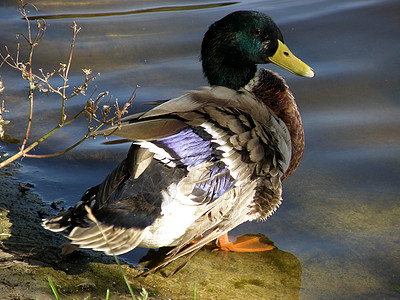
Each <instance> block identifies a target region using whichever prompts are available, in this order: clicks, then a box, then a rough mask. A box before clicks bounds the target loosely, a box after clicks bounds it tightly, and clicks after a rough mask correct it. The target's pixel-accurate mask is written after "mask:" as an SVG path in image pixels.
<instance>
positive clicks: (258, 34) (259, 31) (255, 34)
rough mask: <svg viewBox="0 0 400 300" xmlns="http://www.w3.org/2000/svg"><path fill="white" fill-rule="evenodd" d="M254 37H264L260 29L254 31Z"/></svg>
mask: <svg viewBox="0 0 400 300" xmlns="http://www.w3.org/2000/svg"><path fill="white" fill-rule="evenodd" d="M253 35H254V36H257V37H258V36H261V35H262V30H261V29H260V28H256V29H255V30H254V31H253Z"/></svg>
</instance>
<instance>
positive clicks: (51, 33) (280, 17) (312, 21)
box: [0, 0, 400, 299]
mask: <svg viewBox="0 0 400 300" xmlns="http://www.w3.org/2000/svg"><path fill="white" fill-rule="evenodd" d="M33 2H34V4H35V5H36V6H37V7H38V9H39V11H38V12H37V13H36V12H35V14H37V15H54V16H57V15H65V14H75V15H76V14H83V13H84V14H93V13H99V12H100V13H104V14H113V13H115V12H116V11H117V12H131V11H137V10H143V9H149V8H157V7H165V3H164V2H163V1H135V2H134V3H132V1H122V0H121V1H118V3H115V2H116V1H115V2H113V4H112V8H110V4H109V3H108V2H107V1H87V2H86V4H82V2H80V1H69V2H68V3H67V2H65V3H60V2H57V3H56V4H55V3H54V2H52V1H33ZM1 5H2V7H1V9H0V27H1V28H7V30H6V31H1V32H0V43H1V49H3V47H4V45H9V47H10V49H12V50H15V47H13V46H12V45H14V41H15V34H16V33H18V32H24V31H25V27H26V24H25V23H24V22H23V21H22V20H21V19H20V16H19V15H18V14H17V13H16V9H15V5H14V3H13V1H9V2H4V3H2V4H1ZM170 5H171V6H176V7H177V6H189V5H205V6H206V5H208V3H207V2H204V1H194V0H193V1H174V2H173V3H171V4H170ZM240 9H257V10H260V11H263V12H265V13H267V14H269V15H271V16H272V17H273V18H274V19H275V21H276V22H277V23H278V24H279V26H280V28H281V30H282V32H283V34H284V36H285V42H286V43H287V44H288V45H289V47H290V49H292V50H293V51H294V53H296V55H297V56H298V57H301V58H302V59H303V60H304V61H307V62H308V63H309V64H310V65H311V66H312V67H313V68H314V69H315V70H316V77H315V78H314V79H312V80H305V79H302V78H296V77H295V76H294V75H292V74H289V73H288V72H286V71H284V70H281V69H279V68H277V67H274V66H268V67H271V69H273V70H275V71H277V72H279V73H280V74H281V75H282V76H284V77H285V78H286V79H287V81H288V84H289V85H290V87H291V89H292V91H293V93H294V95H295V96H296V99H297V102H298V105H299V108H300V111H301V113H302V117H303V122H304V127H305V133H306V153H305V156H304V159H303V161H302V163H301V164H300V167H299V169H298V170H297V171H296V173H295V175H293V177H292V178H290V179H288V180H287V181H286V182H284V195H283V196H284V202H283V205H282V207H281V208H280V209H279V210H278V211H277V213H276V214H275V215H273V216H272V217H271V218H270V219H269V220H268V221H267V222H266V223H261V222H260V223H247V224H243V225H242V226H240V227H238V228H237V229H236V230H235V231H234V234H235V235H241V234H244V233H249V232H252V233H258V232H261V233H263V234H265V235H267V236H268V237H269V238H271V239H272V240H273V241H274V243H275V245H276V246H277V247H278V248H279V249H282V250H283V251H288V252H290V253H293V255H295V256H296V257H297V258H298V259H299V260H300V263H301V266H302V275H301V276H302V278H301V287H302V289H301V290H300V298H304V299H320V298H340V299H354V298H363V299H376V298H385V299H395V298H396V297H399V293H398V292H397V291H396V290H394V289H392V288H391V287H390V286H392V285H397V286H399V285H400V259H399V258H400V250H399V249H400V248H399V244H400V237H399V231H400V228H399V227H400V225H399V222H398V220H399V218H400V208H399V205H398V195H399V192H400V187H399V184H398V179H399V178H400V158H399V155H398V153H399V150H400V149H399V148H400V130H399V128H400V126H399V125H400V124H399V118H398V116H399V113H400V103H399V98H398V92H399V88H398V78H399V73H398V66H397V65H396V64H395V63H394V62H396V61H398V59H397V57H398V53H399V50H400V42H399V41H398V34H397V33H398V32H399V30H400V28H399V27H400V23H399V22H398V11H399V9H400V3H399V2H398V1H384V0H381V1H361V0H358V1H357V0H353V1H329V0H326V1H318V0H309V1H301V2H298V1H289V0H288V1H256V0H254V1H242V2H240V3H237V4H233V5H228V6H221V7H209V8H205V9H200V10H187V11H163V12H149V13H141V14H136V15H110V16H106V17H101V18H79V19H77V22H78V25H79V26H81V27H82V31H81V32H80V34H79V36H78V40H77V44H76V51H75V56H74V61H73V65H72V70H71V72H72V73H71V80H70V82H69V84H70V85H71V86H74V84H77V83H78V82H80V81H81V79H82V73H81V69H82V68H90V69H92V70H93V71H94V72H100V73H101V76H100V77H99V78H98V79H97V80H96V85H97V86H98V91H104V90H108V91H110V93H111V94H112V95H113V96H114V97H116V98H119V99H126V98H127V97H128V96H129V95H130V94H131V93H132V90H133V88H134V87H135V86H136V85H137V84H139V85H140V86H141V88H140V89H139V91H138V95H137V98H136V99H135V101H136V103H135V106H134V110H135V111H138V110H144V109H146V107H143V106H141V105H140V104H141V103H145V102H149V101H154V100H160V99H167V98H172V97H176V96H178V95H180V94H181V93H182V92H183V91H185V90H188V89H195V88H197V87H199V86H201V85H204V84H206V82H205V80H204V78H203V77H202V74H201V65H200V62H199V49H200V43H201V39H202V35H203V34H204V32H205V30H206V28H207V26H208V25H209V24H211V23H213V22H214V21H215V20H216V19H218V18H221V17H222V16H224V15H226V14H227V13H229V12H232V11H235V10H240ZM32 10H33V9H32ZM47 22H48V23H49V24H50V27H49V29H48V31H47V32H46V37H45V39H44V40H43V41H42V42H41V44H40V46H39V47H38V48H37V52H36V54H35V64H36V66H37V67H39V66H40V67H43V69H44V70H49V71H50V70H52V69H53V68H56V67H57V66H58V64H59V63H60V62H65V61H66V60H67V54H68V51H69V43H70V39H71V36H72V34H71V29H70V26H71V24H72V19H68V18H67V19H52V20H48V21H47ZM0 75H1V79H2V80H3V82H4V85H5V87H6V91H5V93H4V94H3V98H4V99H5V101H6V105H7V109H8V110H9V111H10V112H9V113H8V114H7V116H6V117H7V119H10V120H11V121H12V123H11V124H10V125H9V126H8V127H7V130H8V134H10V136H11V137H13V138H18V139H21V137H23V134H24V131H23V128H24V126H25V122H26V111H27V109H28V106H27V101H26V100H25V99H26V88H25V86H26V83H22V82H21V80H20V76H19V75H18V74H16V73H15V72H13V71H11V70H8V69H4V68H2V69H0ZM37 101H38V102H37V104H38V107H37V108H36V110H35V114H34V122H36V125H35V126H36V127H35V128H34V129H35V130H39V131H44V130H45V129H46V128H48V127H49V126H50V127H53V126H54V125H55V124H56V122H58V118H59V117H58V107H59V103H58V102H56V101H51V99H47V97H46V96H45V95H38V96H37ZM121 101H122V100H121ZM84 102H85V99H84V98H81V99H79V100H74V102H71V103H68V109H69V111H68V113H71V114H72V113H73V112H74V111H76V110H78V109H80V107H81V105H82V104H83V103H84ZM85 128H86V125H85V120H79V121H78V122H77V123H76V124H74V126H72V127H70V128H65V129H63V131H62V133H60V134H58V135H57V136H56V137H55V138H54V139H52V142H50V143H45V144H43V145H41V146H40V148H38V149H37V150H36V152H35V153H42V154H43V153H49V152H53V151H57V150H60V148H63V147H65V146H69V145H71V144H72V143H73V142H74V141H75V140H76V139H77V138H79V137H80V136H81V135H82V134H84V133H85ZM101 142H103V140H102V139H97V140H95V141H89V142H87V143H86V144H83V145H82V146H80V147H79V148H78V149H76V150H74V151H73V152H71V153H69V154H68V155H65V156H63V157H59V158H53V159H47V160H32V159H25V160H24V161H23V165H24V168H23V169H24V170H25V171H24V174H23V176H24V178H25V179H26V180H29V181H31V182H33V183H35V184H36V191H37V192H39V193H40V194H41V195H42V196H43V197H44V198H45V200H47V201H49V202H51V201H53V200H63V201H65V206H69V205H71V204H74V203H75V202H76V201H77V200H78V199H79V197H80V194H81V193H82V192H83V191H84V190H85V189H86V188H87V187H89V186H91V185H94V184H97V183H99V182H100V181H101V180H102V179H103V178H104V176H106V175H107V173H108V172H109V171H110V170H111V169H112V168H113V166H114V165H115V164H116V162H117V161H119V160H120V159H122V158H123V157H124V155H125V153H126V151H127V145H119V146H105V145H102V144H101ZM1 147H2V149H6V150H8V151H10V152H12V151H14V150H15V149H16V146H13V145H4V144H1ZM134 255H135V254H133V257H135V256H134ZM136 257H137V256H136ZM135 259H136V258H135ZM254 259H255V261H257V259H258V258H257V259H256V258H254ZM203 260H204V261H208V258H207V259H206V258H204V259H203ZM264 263H265V264H266V265H268V262H264ZM230 267H231V268H236V269H235V271H236V272H242V270H241V269H240V263H239V265H236V266H235V263H232V264H231V265H230ZM295 269H296V268H295ZM246 272H247V271H246ZM254 272H256V271H254ZM261 272H266V275H268V274H267V273H268V272H267V271H265V270H261ZM249 276H250V275H249ZM205 280H206V279H205ZM254 282H257V281H254ZM207 284H211V283H210V282H207ZM215 284H218V283H215ZM242 284H245V283H244V282H238V283H237V285H238V286H241V285H242ZM253 285H254V284H253ZM249 286H251V285H249ZM280 288H281V289H282V290H284V289H285V288H286V286H285V285H284V284H283V285H280ZM257 291H259V290H257Z"/></svg>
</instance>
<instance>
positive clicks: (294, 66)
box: [268, 40, 314, 78]
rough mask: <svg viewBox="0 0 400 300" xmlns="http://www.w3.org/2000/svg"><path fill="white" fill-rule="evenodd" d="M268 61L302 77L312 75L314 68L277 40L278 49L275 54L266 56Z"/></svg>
mask: <svg viewBox="0 0 400 300" xmlns="http://www.w3.org/2000/svg"><path fill="white" fill-rule="evenodd" d="M268 59H269V60H270V62H272V63H274V64H276V65H278V66H280V67H282V68H284V69H286V70H288V71H289V72H292V73H293V74H296V75H299V76H303V77H309V78H311V77H314V70H313V69H311V68H310V67H309V66H307V65H306V64H305V63H303V62H302V61H301V60H300V59H298V58H297V57H296V56H294V55H293V53H292V52H290V50H289V48H288V47H287V46H286V45H285V44H284V43H282V42H281V41H280V40H278V50H276V52H275V54H274V55H273V56H271V57H269V58H268Z"/></svg>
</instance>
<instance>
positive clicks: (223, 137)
mask: <svg viewBox="0 0 400 300" xmlns="http://www.w3.org/2000/svg"><path fill="white" fill-rule="evenodd" d="M201 60H202V67H203V72H204V75H205V77H206V78H207V80H208V82H209V84H210V86H208V87H203V88H201V89H199V90H196V91H190V92H187V93H186V94H184V95H182V96H180V97H178V98H175V99H172V100H168V101H165V102H163V103H162V104H160V105H158V106H156V107H154V108H153V109H151V110H149V111H148V112H146V113H140V114H135V115H132V116H129V117H127V118H125V119H124V120H123V122H122V124H120V126H119V127H118V128H117V127H115V126H112V127H110V128H108V129H106V130H105V131H104V132H103V133H104V134H109V133H112V132H113V135H115V136H118V137H122V138H124V139H129V140H131V141H133V143H132V146H131V147H130V149H129V152H128V155H127V157H126V159H125V160H123V161H122V162H121V163H120V164H119V165H118V166H117V167H116V168H115V169H114V170H113V171H112V172H111V173H110V174H109V175H108V176H107V177H106V178H105V180H104V181H103V183H101V184H99V185H97V186H95V187H92V188H90V189H88V190H87V191H86V192H85V193H84V195H83V197H82V199H81V200H80V201H79V202H78V203H77V204H76V205H75V206H74V207H71V208H69V209H68V210H67V211H65V212H62V213H60V214H59V215H58V216H56V217H53V218H49V219H47V220H45V221H44V223H43V225H44V227H45V228H47V229H49V230H52V231H58V232H60V231H62V232H64V233H66V234H67V235H68V238H69V239H70V240H71V241H72V243H73V244H76V245H79V246H80V247H82V248H92V249H94V250H98V251H104V252H105V253H107V254H116V255H118V254H122V253H125V252H128V251H130V250H132V249H134V248H135V247H138V246H140V247H145V248H159V247H165V246H173V247H174V248H173V250H172V251H171V252H170V254H169V258H168V259H167V263H168V262H170V261H172V260H174V259H176V258H178V257H181V256H182V255H185V254H187V253H193V252H195V251H196V250H198V249H200V248H201V247H202V246H203V245H205V244H206V243H209V242H212V241H213V240H216V239H218V245H219V247H220V248H221V249H223V250H230V251H259V250H261V251H264V250H269V249H271V247H269V246H266V245H265V244H262V243H260V242H259V241H258V240H257V239H255V240H251V241H248V240H245V241H243V239H241V240H240V242H238V243H236V244H235V243H231V242H230V241H229V240H228V239H227V232H228V231H229V230H231V229H233V228H234V227H236V226H237V225H239V224H241V223H243V222H246V221H253V220H265V219H266V218H267V217H269V216H270V215H271V214H272V213H274V212H275V210H276V209H277V208H278V207H279V205H280V203H281V201H282V198H281V192H282V188H281V181H282V180H283V179H285V178H287V177H289V176H290V175H291V174H292V173H293V172H294V170H295V169H296V167H297V166H298V164H299V162H300V159H301V157H302V155H303V151H304V134H303V127H302V123H301V119H300V114H299V112H298V109H297V106H296V103H295V101H294V98H293V96H292V94H291V92H290V91H289V89H288V86H287V85H286V83H285V81H284V80H283V79H282V78H281V77H280V76H279V75H277V74H275V73H273V72H271V71H269V70H266V69H260V70H259V71H258V72H257V64H267V63H271V62H272V63H274V64H276V65H279V66H281V67H283V68H285V69H287V70H289V71H291V72H293V73H295V74H297V75H300V76H304V77H313V76H314V71H313V70H312V69H311V68H310V67H308V66H307V65H306V64H305V63H303V62H302V61H300V60H299V59H298V58H296V57H295V56H294V55H293V54H292V53H291V52H290V51H289V49H288V48H287V46H286V45H285V44H284V41H283V37H282V34H281V32H280V30H279V28H278V26H277V25H276V24H275V23H274V21H273V20H272V19H271V18H270V17H268V16H267V15H265V14H263V13H260V12H255V11H237V12H234V13H231V14H229V15H227V16H225V17H224V18H222V19H220V20H219V21H217V22H215V23H214V24H212V25H211V26H210V27H209V29H208V31H207V32H206V33H205V35H204V39H203V42H202V47H201ZM88 211H90V212H91V213H92V214H93V215H94V217H95V219H97V224H95V222H94V221H93V217H89V216H88ZM164 265H165V264H163V265H162V266H164Z"/></svg>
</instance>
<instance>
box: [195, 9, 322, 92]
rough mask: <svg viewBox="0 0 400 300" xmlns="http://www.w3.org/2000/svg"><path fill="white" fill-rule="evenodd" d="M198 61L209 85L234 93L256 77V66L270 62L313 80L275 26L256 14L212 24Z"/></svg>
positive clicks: (239, 13)
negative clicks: (228, 89) (218, 86)
mask: <svg viewBox="0 0 400 300" xmlns="http://www.w3.org/2000/svg"><path fill="white" fill-rule="evenodd" d="M201 60H202V64H203V72H204V75H205V76H206V77H207V79H208V81H209V83H210V84H211V85H220V86H226V87H229V88H232V89H236V90H237V89H239V88H240V87H243V86H245V85H246V84H247V83H249V81H250V80H251V79H252V78H253V77H254V76H255V73H256V71H257V66H256V64H266V63H271V62H272V63H274V64H276V65H278V66H280V67H282V68H284V69H286V70H288V71H290V72H292V73H294V74H296V75H300V76H304V77H313V76H314V71H313V70H312V69H311V68H310V67H309V66H307V65H306V64H305V63H303V62H302V61H301V60H299V59H298V58H297V57H295V56H294V55H293V54H292V53H291V52H290V50H289V49H288V47H287V46H286V45H285V44H284V42H283V36H282V33H281V31H280V30H279V28H278V26H277V25H276V24H275V22H274V21H273V20H272V19H271V18H270V17H268V16H267V15H265V14H263V13H260V12H256V11H237V12H234V13H231V14H229V15H227V16H226V17H224V18H222V19H221V20H219V21H217V22H215V23H214V24H212V25H211V26H210V28H209V29H208V31H207V32H206V34H205V35H204V39H203V43H202V48H201Z"/></svg>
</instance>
